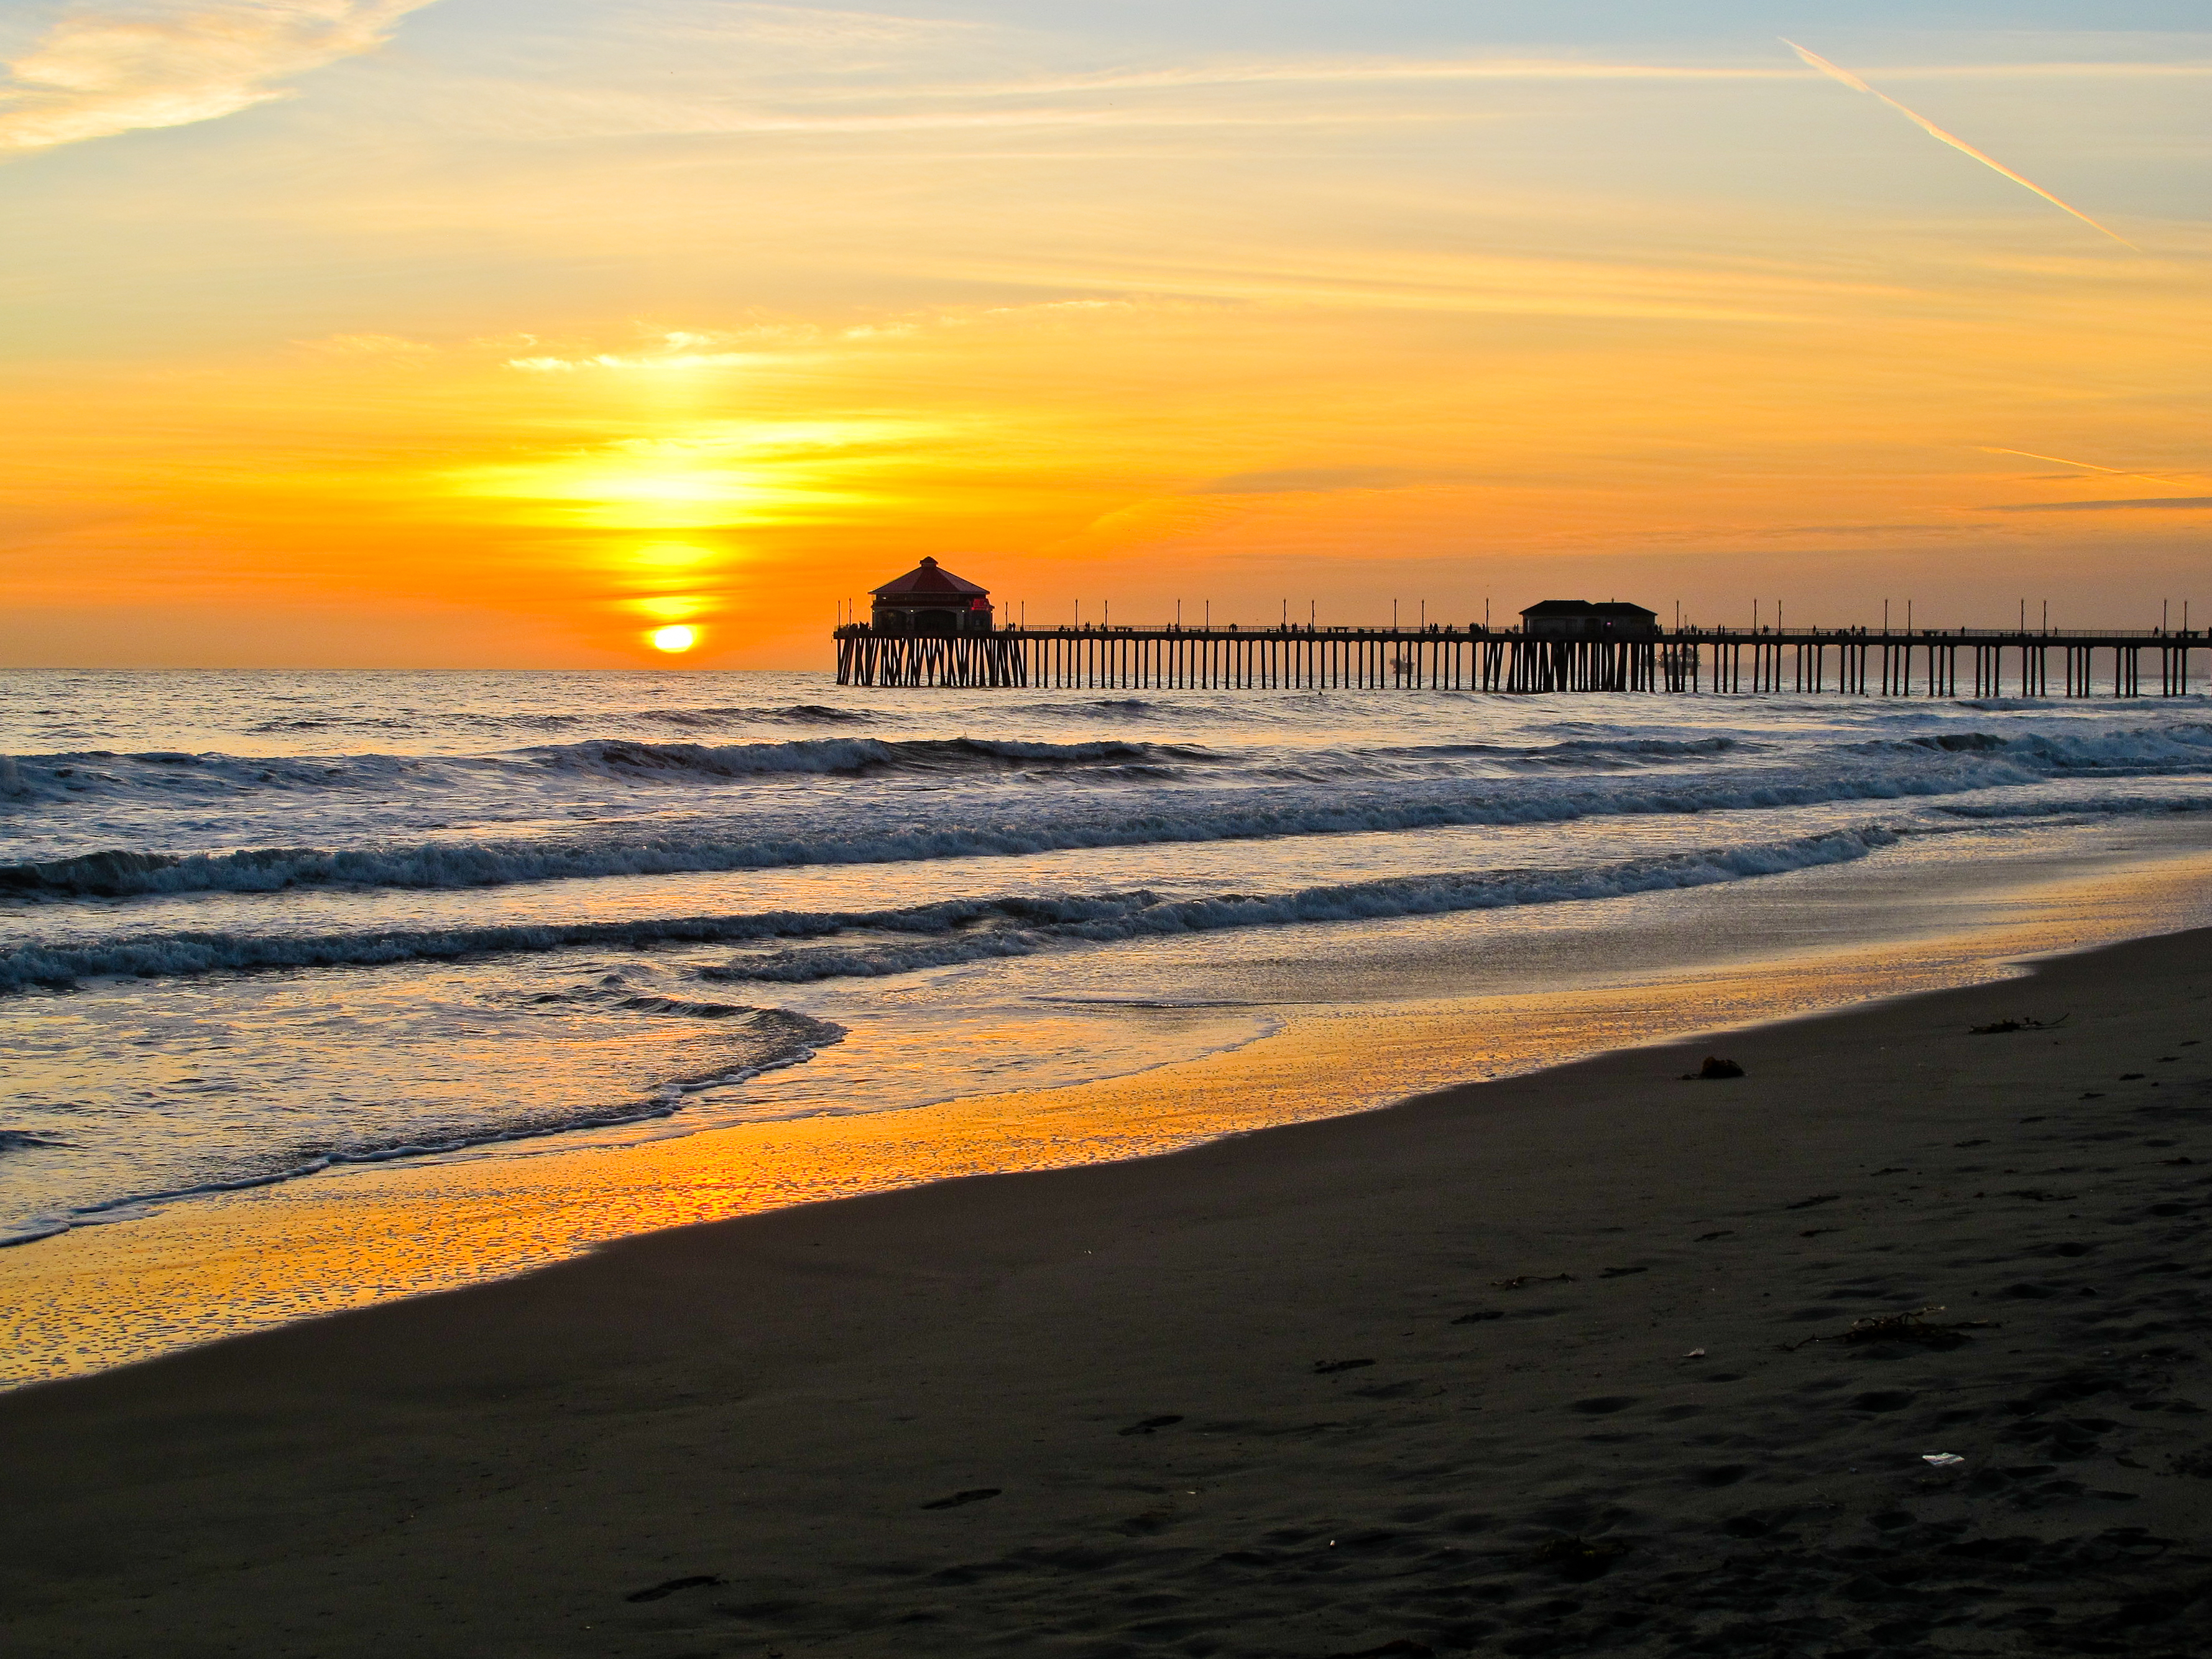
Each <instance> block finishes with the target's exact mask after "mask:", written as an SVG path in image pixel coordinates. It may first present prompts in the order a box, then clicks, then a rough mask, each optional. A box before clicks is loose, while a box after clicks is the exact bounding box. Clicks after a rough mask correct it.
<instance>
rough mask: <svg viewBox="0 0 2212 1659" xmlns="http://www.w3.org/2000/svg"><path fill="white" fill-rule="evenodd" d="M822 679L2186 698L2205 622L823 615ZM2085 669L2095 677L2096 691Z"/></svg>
mask: <svg viewBox="0 0 2212 1659" xmlns="http://www.w3.org/2000/svg"><path fill="white" fill-rule="evenodd" d="M836 646H837V683H838V684H840V685H884V686H977V687H1009V688H1011V687H1020V686H1043V687H1053V688H1073V689H1083V690H1156V689H1157V690H1382V689H1392V688H1395V689H1405V690H1437V691H1492V692H1498V693H1504V694H1516V695H1536V694H1541V693H1546V692H1553V691H1644V692H1675V693H1686V692H1689V693H1694V692H1721V693H1748V694H1754V695H1756V694H1774V693H1782V692H1794V693H1800V694H1810V693H1834V694H1837V695H1840V696H1869V695H1872V696H1887V697H1916V696H1917V697H1957V696H1962V695H1964V696H1977V697H1997V696H2021V697H2041V696H2047V695H2048V694H2049V691H2050V688H2051V683H2052V681H2051V658H2052V657H2053V655H2054V654H2055V655H2056V656H2057V659H2058V665H2059V677H2058V684H2060V686H2061V687H2062V688H2063V695H2064V696H2069V697H2091V696H2099V695H2108V696H2114V697H2138V696H2143V695H2144V686H2145V684H2146V682H2147V678H2148V677H2147V676H2146V674H2145V672H2144V662H2143V659H2144V657H2145V655H2146V654H2148V655H2150V656H2151V657H2152V658H2153V659H2154V664H2153V665H2154V669H2155V678H2156V682H2157V690H2156V695H2157V696H2166V697H2175V696H2187V695H2188V694H2189V692H2190V687H2191V672H2192V669H2194V671H2196V672H2197V674H2198V675H2199V676H2200V677H2201V675H2202V673H2203V669H2204V667H2205V666H2207V665H2208V664H2206V663H2197V662H2195V661H2193V658H2194V654H2195V653H2198V652H2205V653H2212V637H2208V634H2207V630H2205V629H2196V630H2193V631H2190V632H2173V631H2171V630H2166V629H2142V630H2134V631H2131V630H2126V629H2121V630H2118V631H2106V632H2101V633H2092V632H2078V633H2062V632H2033V633H2020V632H2015V631H2012V630H2008V629H1915V630H1905V631H1895V632H1881V631H1869V630H1867V629H1790V631H1788V632H1786V633H1785V632H1782V631H1779V630H1777V629H1759V630H1757V631H1753V630H1749V629H1699V628H1682V629H1672V630H1668V629H1659V630H1655V631H1654V632H1653V633H1652V634H1650V635H1648V636H1644V637H1636V638H1626V639H1606V640H1595V639H1560V638H1555V637H1549V636H1539V635H1528V634H1526V633H1523V632H1522V631H1521V630H1520V629H1486V628H1482V627H1480V626H1474V627H1467V628H1449V627H1445V626H1442V625H1437V626H1432V627H1428V628H1422V629H1390V628H1378V629H1365V628H1318V627H1296V626H1292V627H1278V628H1238V627H1225V628H1181V627H1172V626H1171V627H1164V628H1145V627H1120V628H1109V627H1100V626H1087V627H1068V628H1002V629H992V630H990V631H989V632H987V633H975V634H959V635H951V636H939V635H916V634H906V633H890V632H883V633H879V632H878V631H877V630H876V629H874V628H872V627H871V626H870V625H868V624H865V623H854V624H851V625H848V626H846V627H843V628H840V629H837V631H836ZM2100 682H2102V684H2103V686H2104V688H2105V689H2104V690H2103V691H2102V692H2101V693H2100Z"/></svg>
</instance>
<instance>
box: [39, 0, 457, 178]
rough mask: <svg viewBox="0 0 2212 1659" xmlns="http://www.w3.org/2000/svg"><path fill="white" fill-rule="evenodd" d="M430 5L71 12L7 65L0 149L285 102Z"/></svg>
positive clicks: (193, 1) (156, 4) (237, 5)
mask: <svg viewBox="0 0 2212 1659" xmlns="http://www.w3.org/2000/svg"><path fill="white" fill-rule="evenodd" d="M430 3H432V0H148V3H143V4H140V5H137V6H132V7H128V8H120V7H109V8H105V9H86V10H80V11H73V12H71V13H70V14H68V15H65V16H64V17H63V18H62V19H61V20H60V21H58V22H57V23H56V24H55V25H54V26H53V27H52V29H50V30H49V31H48V32H47V33H46V37H45V38H44V39H43V40H40V42H39V43H38V44H37V45H36V46H33V48H32V49H31V50H30V52H27V54H25V55H24V56H22V57H21V58H15V60H14V61H13V62H11V63H9V64H8V66H7V68H8V72H9V80H8V82H7V83H6V84H5V85H4V86H0V150H8V149H49V148H51V147H52V146H53V145H56V144H71V143H82V141H83V140H85V139H88V138H106V137H111V136H112V135H113V134H116V133H118V132H131V131H138V130H141V129H143V128H148V127H180V126H185V125H190V124H191V123H192V122H195V121H212V120H215V119H216V118H219V117H221V116H225V115H231V114H235V113H236V112H238V111H240V110H242V109H246V108H250V107H251V106H253V105H255V104H259V103H265V102H267V101H268V100H270V99H272V98H283V97H288V96H289V95H290V94H289V92H288V91H287V90H286V89H285V88H283V87H281V86H279V85H277V84H276V82H279V81H282V80H283V79H284V78H285V77H287V76H295V75H301V74H304V73H305V72H307V70H314V69H319V68H321V67H322V66H323V65H324V64H330V63H335V62H336V61H337V59H339V58H350V57H353V56H354V55H356V53H359V52H370V51H373V50H374V49H375V48H376V47H378V46H381V45H382V44H383V43H384V41H385V40H386V38H387V37H388V36H389V35H390V33H391V32H392V27H394V26H395V25H396V24H397V23H398V21H399V20H400V19H401V18H402V17H404V16H405V15H407V14H408V13H409V12H410V11H417V10H420V9H422V7H424V6H426V5H428V4H430Z"/></svg>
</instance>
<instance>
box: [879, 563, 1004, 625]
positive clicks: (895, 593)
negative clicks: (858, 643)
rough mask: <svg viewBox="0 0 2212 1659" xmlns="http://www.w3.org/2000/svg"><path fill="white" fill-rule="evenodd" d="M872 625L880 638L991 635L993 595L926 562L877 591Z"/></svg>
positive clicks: (936, 565) (936, 564)
mask: <svg viewBox="0 0 2212 1659" xmlns="http://www.w3.org/2000/svg"><path fill="white" fill-rule="evenodd" d="M874 597H875V601H876V603H875V606H874V608H873V609H872V611H870V612H869V614H868V620H869V622H870V623H872V625H873V626H874V628H875V630H876V632H877V633H878V634H939V635H953V634H987V633H989V632H990V631H991V591H990V589H988V588H987V587H978V586H976V585H975V583H974V582H971V581H967V580H963V579H962V578H960V577H958V576H956V575H954V574H952V573H951V571H950V570H947V569H945V568H944V567H943V566H941V565H939V563H938V562H937V561H936V560H934V559H924V560H923V561H922V562H921V563H920V564H918V565H916V566H915V568H913V569H911V570H909V571H908V572H907V573H906V574H905V575H903V576H901V577H899V578H897V579H896V580H894V581H887V582H885V583H884V585H883V586H881V587H878V588H877V589H875V590H874Z"/></svg>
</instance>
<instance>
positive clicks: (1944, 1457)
mask: <svg viewBox="0 0 2212 1659" xmlns="http://www.w3.org/2000/svg"><path fill="white" fill-rule="evenodd" d="M1920 1461H1921V1462H1923V1463H1933V1464H1934V1465H1935V1466H1936V1468H1939V1469H1948V1468H1950V1467H1951V1466H1952V1465H1953V1464H1954V1463H1963V1462H1966V1459H1965V1458H1963V1457H1961V1456H1960V1455H1959V1454H1958V1453H1956V1452H1923V1453H1921V1454H1920Z"/></svg>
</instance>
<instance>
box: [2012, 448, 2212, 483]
mask: <svg viewBox="0 0 2212 1659" xmlns="http://www.w3.org/2000/svg"><path fill="white" fill-rule="evenodd" d="M1981 448H1982V453H1983V454H1984V455H2020V456H2023V457H2025V458H2026V459H2028V460H2031V461H2056V462H2057V463H2058V465H2061V466H2078V467H2080V468H2081V470H2082V471H2084V472H2101V473H2104V474H2106V476H2108V477H2114V478H2141V479H2142V480H2143V481H2144V482H2145V483H2162V484H2170V483H2180V482H2181V480H2180V479H2179V478H2168V477H2161V476H2160V474H2158V473H2156V472H2130V471H2128V470H2127V469H2126V468H2125V467H2124V466H2100V465H2098V464H2097V463H2096V462H2094V461H2069V460H2068V459H2066V458H2065V457H2064V456H2063V455H2041V454H2038V453H2036V452H2035V451H2034V450H2033V449H1999V448H1996V447H1994V446H1992V445H1990V444H1984V445H1983V446H1982V447H1981Z"/></svg>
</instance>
